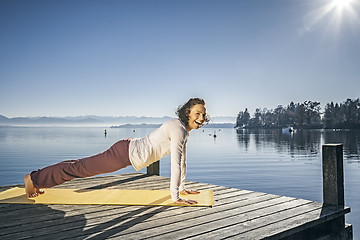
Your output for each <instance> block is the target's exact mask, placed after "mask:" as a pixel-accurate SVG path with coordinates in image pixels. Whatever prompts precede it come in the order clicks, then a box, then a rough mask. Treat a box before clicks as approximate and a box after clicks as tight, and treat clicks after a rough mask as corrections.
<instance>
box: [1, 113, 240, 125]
mask: <svg viewBox="0 0 360 240" xmlns="http://www.w3.org/2000/svg"><path fill="white" fill-rule="evenodd" d="M170 119H172V118H171V117H168V116H165V117H145V116H143V117H135V116H123V117H121V116H120V117H104V116H95V115H89V116H77V117H15V118H7V117H6V116H3V115H0V125H14V126H16V125H26V126H27V125H30V126H32V125H35V126H42V125H45V126H58V125H92V126H95V125H98V126H109V125H110V126H111V125H116V126H121V125H126V124H136V125H139V124H150V125H151V124H154V126H155V125H159V124H162V123H165V122H167V121H168V120H170ZM235 119H236V118H235V117H223V116H221V117H213V118H211V124H209V125H213V124H233V123H235Z"/></svg>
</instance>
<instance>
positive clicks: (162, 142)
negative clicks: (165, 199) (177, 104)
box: [129, 119, 189, 201]
mask: <svg viewBox="0 0 360 240" xmlns="http://www.w3.org/2000/svg"><path fill="white" fill-rule="evenodd" d="M188 136H189V133H188V131H187V130H186V127H185V125H184V124H183V123H182V121H181V120H180V119H173V120H170V121H168V122H166V123H164V124H163V125H161V127H160V128H158V129H156V130H155V131H154V132H152V133H150V134H149V135H147V136H146V137H144V138H134V139H131V141H130V144H129V159H130V162H131V164H132V165H133V167H134V168H135V169H136V170H137V171H138V170H140V169H142V168H144V167H147V166H149V165H150V164H152V163H154V162H156V161H159V160H160V159H161V158H163V157H165V156H166V155H168V154H169V153H170V154H171V155H170V156H171V179H170V193H171V198H172V200H173V201H177V200H179V199H180V191H181V190H183V189H185V176H186V142H187V138H188Z"/></svg>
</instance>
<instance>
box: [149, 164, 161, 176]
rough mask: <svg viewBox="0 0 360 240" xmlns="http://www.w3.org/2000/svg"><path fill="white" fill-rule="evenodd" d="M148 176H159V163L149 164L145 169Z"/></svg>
mask: <svg viewBox="0 0 360 240" xmlns="http://www.w3.org/2000/svg"><path fill="white" fill-rule="evenodd" d="M146 171H147V174H148V175H157V176H160V161H157V162H154V163H153V164H150V165H149V166H148V167H147V169H146Z"/></svg>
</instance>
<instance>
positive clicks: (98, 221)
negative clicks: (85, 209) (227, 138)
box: [8, 192, 244, 237]
mask: <svg viewBox="0 0 360 240" xmlns="http://www.w3.org/2000/svg"><path fill="white" fill-rule="evenodd" d="M240 193H241V192H240ZM241 195H244V194H242V193H241ZM227 199H230V198H229V197H228V196H227ZM177 208H178V209H181V210H182V211H185V212H186V211H188V210H194V208H184V207H177ZM187 209H188V210H187ZM140 210H141V211H143V208H134V207H131V208H130V209H129V210H128V211H127V212H126V213H123V211H117V212H116V211H115V212H114V214H113V215H110V217H109V216H108V215H109V212H108V211H104V215H105V217H104V216H101V215H97V213H95V216H94V219H93V221H94V225H95V226H96V225H99V224H104V222H105V223H106V222H111V221H112V219H111V218H115V219H120V218H126V219H127V220H129V219H130V217H131V216H130V215H129V214H134V213H136V214H135V215H136V217H137V218H138V217H142V216H141V215H145V214H147V212H146V211H144V212H139V211H140ZM172 210H174V211H176V210H177V209H176V208H173V209H172ZM173 215H174V214H170V216H171V217H172V216H173ZM133 218H135V217H133ZM90 219H91V217H89V216H86V220H87V225H89V226H90V227H91V226H92V225H93V224H92V223H91V224H90V223H89V220H90ZM60 220H61V219H60ZM43 224H44V222H40V223H38V224H36V223H33V224H31V225H26V226H28V228H29V229H36V228H38V227H44V225H43ZM45 224H46V226H45V227H46V228H47V234H48V233H50V232H49V231H50V230H51V227H53V230H54V233H55V234H56V233H57V232H58V231H59V230H60V231H62V230H66V232H67V236H68V237H69V233H70V230H71V229H69V228H71V227H72V225H73V223H72V222H69V223H68V224H67V225H69V226H67V225H66V224H61V226H58V223H57V222H54V221H51V220H50V219H48V220H46V222H45ZM80 227H83V226H80ZM59 228H60V229H59ZM62 228H64V229H62ZM73 232H75V233H77V232H78V229H73ZM24 234H27V232H26V231H25V232H24ZM35 234H36V235H35V236H40V235H39V234H37V233H35ZM8 236H9V235H8ZM11 236H12V237H20V236H22V235H21V233H20V232H19V231H16V234H15V235H11Z"/></svg>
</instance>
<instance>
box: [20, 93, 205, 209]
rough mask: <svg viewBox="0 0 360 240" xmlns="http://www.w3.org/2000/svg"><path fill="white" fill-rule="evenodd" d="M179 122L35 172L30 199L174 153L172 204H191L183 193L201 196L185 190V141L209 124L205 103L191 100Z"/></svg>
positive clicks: (27, 181)
mask: <svg viewBox="0 0 360 240" xmlns="http://www.w3.org/2000/svg"><path fill="white" fill-rule="evenodd" d="M176 113H177V115H178V119H172V120H170V121H168V122H166V123H164V124H163V125H161V127H159V128H158V129H156V130H155V131H154V132H152V133H150V134H149V135H147V136H146V137H144V138H134V139H125V140H120V141H118V142H116V143H115V144H114V145H112V146H111V147H110V148H109V149H108V150H106V151H105V152H103V153H100V154H97V155H95V156H92V157H87V158H83V159H79V160H70V161H64V162H60V163H57V164H55V165H52V166H48V167H45V168H43V169H39V170H37V171H33V172H31V173H30V174H27V175H26V176H25V178H24V181H25V192H26V195H27V196H28V197H29V198H34V197H37V196H39V195H40V194H43V193H45V192H44V191H43V190H42V188H50V187H53V186H56V185H59V184H62V183H64V182H66V181H69V180H72V179H74V178H84V177H90V176H94V175H98V174H102V173H109V172H114V171H117V170H119V169H121V168H125V167H127V166H129V165H132V166H133V167H134V168H135V169H136V170H140V169H142V168H144V167H147V166H149V165H150V164H152V163H154V162H156V161H159V160H160V159H161V158H163V157H165V156H166V155H168V154H171V180H170V192H171V198H172V200H173V202H175V203H179V204H187V205H192V204H196V203H197V202H196V201H194V200H189V199H184V198H180V193H181V194H198V193H199V192H198V191H193V190H188V189H185V176H186V142H187V138H188V136H189V132H190V131H191V130H193V129H198V128H200V127H201V126H202V125H203V124H204V123H206V122H208V121H209V117H208V115H207V113H206V108H205V101H204V100H203V99H201V98H191V99H189V100H188V101H187V102H186V103H185V104H184V105H182V106H180V107H179V108H178V109H177V112H176Z"/></svg>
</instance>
